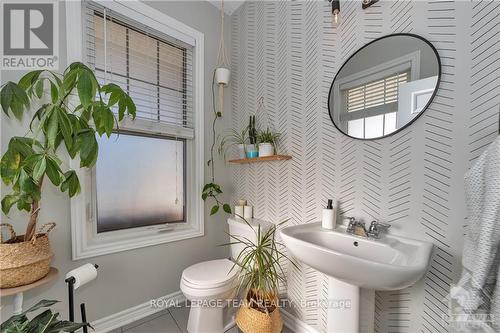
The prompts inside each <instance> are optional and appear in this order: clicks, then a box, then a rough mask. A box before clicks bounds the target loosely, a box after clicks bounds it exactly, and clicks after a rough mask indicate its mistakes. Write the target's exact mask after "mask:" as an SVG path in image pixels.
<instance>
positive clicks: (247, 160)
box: [229, 155, 292, 164]
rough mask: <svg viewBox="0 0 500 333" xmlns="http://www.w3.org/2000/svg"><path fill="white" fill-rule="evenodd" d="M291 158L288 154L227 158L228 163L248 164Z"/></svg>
mask: <svg viewBox="0 0 500 333" xmlns="http://www.w3.org/2000/svg"><path fill="white" fill-rule="evenodd" d="M291 159H292V156H289V155H273V156H264V157H254V158H242V159H238V160H229V163H236V164H248V163H258V162H268V161H286V160H291Z"/></svg>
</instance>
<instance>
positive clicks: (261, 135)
mask: <svg viewBox="0 0 500 333" xmlns="http://www.w3.org/2000/svg"><path fill="white" fill-rule="evenodd" d="M280 135H281V134H280V133H275V132H273V131H271V130H270V129H269V128H266V129H265V130H263V131H259V132H258V133H257V141H258V142H259V156H272V155H274V154H277V151H278V149H277V147H278V140H279V138H280Z"/></svg>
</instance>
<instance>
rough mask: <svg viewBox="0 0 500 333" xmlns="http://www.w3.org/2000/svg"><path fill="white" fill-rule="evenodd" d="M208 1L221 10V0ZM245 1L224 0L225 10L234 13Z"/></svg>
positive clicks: (230, 13) (228, 13) (227, 12)
mask: <svg viewBox="0 0 500 333" xmlns="http://www.w3.org/2000/svg"><path fill="white" fill-rule="evenodd" d="M207 1H208V2H210V3H211V4H212V5H214V6H215V7H217V8H218V9H219V10H220V7H221V0H207ZM244 2H245V0H224V12H225V13H226V14H227V15H233V13H234V12H235V11H236V9H238V8H239V7H240V6H241V5H242V4H243V3H244Z"/></svg>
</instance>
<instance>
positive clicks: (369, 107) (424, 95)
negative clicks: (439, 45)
mask: <svg viewBox="0 0 500 333" xmlns="http://www.w3.org/2000/svg"><path fill="white" fill-rule="evenodd" d="M440 73H441V68H440V60H439V56H438V54H437V51H436V50H435V48H434V47H433V46H432V44H430V43H429V42H428V41H427V40H425V39H423V38H421V37H419V36H416V35H411V34H394V35H389V36H385V37H382V38H380V39H377V40H375V41H373V42H371V43H369V44H367V45H365V46H364V47H363V48H361V49H360V50H359V51H357V52H356V53H355V54H354V55H352V56H351V57H350V58H349V59H348V60H347V61H346V62H345V63H344V65H343V66H342V67H341V69H340V71H339V72H338V73H337V75H336V77H335V79H334V81H333V83H332V86H331V88H330V95H329V98H328V108H329V111H330V117H331V118H332V120H333V123H334V124H335V126H336V127H337V128H338V129H339V130H340V131H342V132H343V133H344V134H347V135H348V136H350V137H353V138H357V139H374V138H381V137H384V136H387V135H390V134H393V133H395V132H397V131H398V130H400V129H402V128H403V127H405V126H407V125H409V124H410V123H411V122H412V121H413V120H415V119H416V118H417V117H418V116H419V115H421V114H422V113H423V112H424V111H425V109H426V108H427V106H428V105H429V104H430V102H431V100H432V98H433V97H434V95H435V92H436V91H437V87H438V84H439V78H440Z"/></svg>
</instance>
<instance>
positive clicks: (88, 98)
mask: <svg viewBox="0 0 500 333" xmlns="http://www.w3.org/2000/svg"><path fill="white" fill-rule="evenodd" d="M76 88H77V90H78V97H80V102H81V103H82V105H83V106H84V107H87V106H88V105H89V104H90V103H91V102H92V99H93V98H94V96H95V94H96V91H95V86H94V85H93V82H92V77H91V75H90V73H89V72H88V71H86V70H81V71H80V75H78V82H77V85H76Z"/></svg>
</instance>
